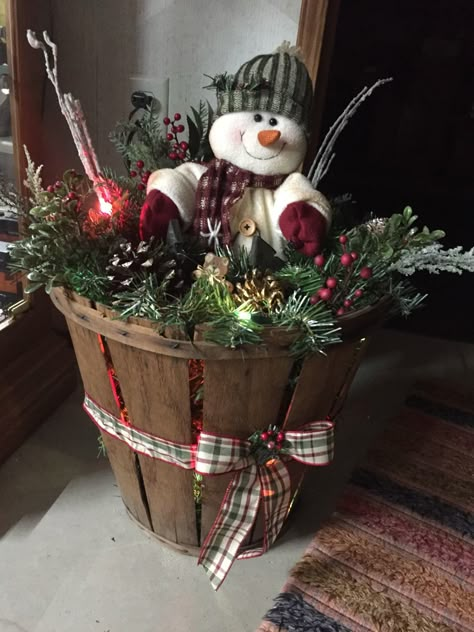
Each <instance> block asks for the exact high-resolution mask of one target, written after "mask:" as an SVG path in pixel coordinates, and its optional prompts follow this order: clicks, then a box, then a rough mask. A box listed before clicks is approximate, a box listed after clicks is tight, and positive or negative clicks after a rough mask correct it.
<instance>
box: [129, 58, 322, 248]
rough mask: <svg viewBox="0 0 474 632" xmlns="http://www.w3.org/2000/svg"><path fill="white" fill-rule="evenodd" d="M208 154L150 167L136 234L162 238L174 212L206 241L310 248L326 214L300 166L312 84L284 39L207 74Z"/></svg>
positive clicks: (237, 245)
mask: <svg viewBox="0 0 474 632" xmlns="http://www.w3.org/2000/svg"><path fill="white" fill-rule="evenodd" d="M215 85H216V92H217V101H218V107H217V111H216V113H217V119H216V120H215V122H214V123H213V125H212V127H211V130H210V136H209V141H210V145H211V148H212V150H213V152H214V156H215V158H214V159H213V160H212V161H211V162H210V163H207V164H202V163H190V162H188V163H184V164H182V165H180V166H179V167H177V168H175V169H160V170H158V171H155V172H154V173H153V174H152V175H151V176H150V179H149V181H148V188H147V198H146V200H145V204H144V206H143V208H142V212H141V216H140V233H141V237H142V238H143V239H148V238H150V237H151V236H152V235H153V236H157V237H165V236H166V231H167V227H168V224H169V222H170V220H172V219H179V220H180V221H181V223H182V227H183V229H184V230H188V229H189V230H192V231H193V232H195V233H196V234H198V235H200V236H201V237H202V238H203V239H207V240H208V243H209V246H211V247H212V246H213V245H215V244H216V243H220V244H230V245H232V246H233V247H235V248H240V247H242V246H243V247H245V248H247V249H250V247H251V244H252V240H253V239H254V238H255V236H256V235H259V236H260V237H261V238H262V239H263V240H265V241H266V242H267V243H268V244H270V245H271V246H272V247H273V248H274V250H275V251H276V253H277V255H278V256H280V257H282V254H283V252H282V251H283V248H284V244H285V240H286V241H289V242H292V243H293V244H294V245H295V247H296V249H297V250H299V251H300V252H301V253H303V254H305V255H307V256H314V255H315V254H317V253H318V252H319V251H320V249H321V247H322V244H323V241H324V237H325V235H326V232H327V229H328V227H329V224H330V221H331V208H330V205H329V203H328V201H327V200H326V198H325V197H324V196H323V195H322V194H321V193H320V192H319V191H316V190H315V189H314V188H313V187H312V185H311V183H310V181H309V180H308V179H307V178H306V177H305V176H304V175H302V174H301V173H300V172H299V169H300V168H301V165H302V163H303V160H304V157H305V154H306V149H307V139H308V133H309V125H308V119H309V115H310V111H311V100H312V86H311V80H310V77H309V75H308V72H307V70H306V67H305V66H304V64H303V62H302V61H301V60H300V59H299V58H298V56H297V55H296V54H295V53H294V51H293V50H292V49H290V48H288V46H286V47H281V48H280V49H278V50H277V51H276V52H275V53H273V54H269V55H259V56H257V57H254V58H253V59H252V60H250V61H249V62H247V63H245V64H243V65H242V66H241V68H240V69H239V70H238V72H237V74H236V75H234V76H233V77H230V78H229V76H227V75H223V76H220V77H219V78H216V80H215Z"/></svg>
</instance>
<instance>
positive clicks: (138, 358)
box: [108, 341, 198, 546]
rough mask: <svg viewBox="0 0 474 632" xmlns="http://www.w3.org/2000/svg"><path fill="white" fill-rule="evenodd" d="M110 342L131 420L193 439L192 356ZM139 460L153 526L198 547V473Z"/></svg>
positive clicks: (149, 428)
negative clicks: (195, 480) (162, 353)
mask: <svg viewBox="0 0 474 632" xmlns="http://www.w3.org/2000/svg"><path fill="white" fill-rule="evenodd" d="M108 344H109V350H110V354H111V356H112V361H113V365H114V367H115V370H116V372H117V375H118V378H119V381H120V385H121V389H122V394H123V398H124V401H125V406H126V408H127V410H128V413H129V415H130V420H131V422H132V424H133V425H134V426H135V427H137V428H139V429H140V430H144V431H145V432H149V433H150V434H153V435H157V436H159V437H162V438H163V439H168V440H170V441H174V442H177V443H182V444H186V445H189V444H191V443H192V436H191V410H190V400H189V370H188V361H187V360H185V359H183V358H173V357H171V356H160V355H157V354H155V353H150V352H149V351H141V350H137V349H133V347H128V346H126V345H122V344H120V343H118V342H115V341H110V342H109V343H108ZM139 460H140V467H141V473H142V477H143V483H144V488H145V493H146V498H147V501H148V506H149V510H150V517H151V522H152V526H153V531H154V532H155V533H156V534H158V535H160V536H161V537H162V538H165V539H167V540H170V541H172V542H176V543H178V542H179V543H182V544H186V545H191V546H197V545H198V539H197V527H196V511H195V503H194V498H193V476H194V475H193V472H192V471H188V470H183V469H181V468H178V467H175V466H173V465H169V464H167V463H163V462H162V461H158V460H156V459H151V458H149V457H147V456H144V455H140V456H139Z"/></svg>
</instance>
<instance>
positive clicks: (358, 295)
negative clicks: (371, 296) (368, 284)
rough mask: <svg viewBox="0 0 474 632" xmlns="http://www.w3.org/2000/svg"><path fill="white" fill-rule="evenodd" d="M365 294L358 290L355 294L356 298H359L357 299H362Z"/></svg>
mask: <svg viewBox="0 0 474 632" xmlns="http://www.w3.org/2000/svg"><path fill="white" fill-rule="evenodd" d="M363 293H364V292H363V291H362V290H356V291H355V292H354V296H357V298H360V297H361V296H362V294H363Z"/></svg>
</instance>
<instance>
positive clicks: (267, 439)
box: [260, 428, 285, 450]
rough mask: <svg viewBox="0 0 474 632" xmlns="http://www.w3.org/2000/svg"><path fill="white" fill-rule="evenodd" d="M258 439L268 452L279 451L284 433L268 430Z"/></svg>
mask: <svg viewBox="0 0 474 632" xmlns="http://www.w3.org/2000/svg"><path fill="white" fill-rule="evenodd" d="M260 439H261V440H262V441H263V442H264V443H265V444H266V447H267V448H268V449H269V450H281V449H282V447H283V441H284V440H285V433H284V432H282V431H281V430H279V431H276V430H272V429H271V428H269V429H268V430H265V431H264V432H262V433H261V434H260Z"/></svg>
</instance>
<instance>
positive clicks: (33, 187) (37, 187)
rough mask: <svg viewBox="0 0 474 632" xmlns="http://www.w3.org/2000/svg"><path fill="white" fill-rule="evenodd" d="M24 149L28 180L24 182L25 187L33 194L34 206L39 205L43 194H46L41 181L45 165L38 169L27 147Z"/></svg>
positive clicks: (24, 146)
mask: <svg viewBox="0 0 474 632" xmlns="http://www.w3.org/2000/svg"><path fill="white" fill-rule="evenodd" d="M23 149H24V151H25V156H26V179H25V181H24V185H25V186H26V187H27V189H29V191H30V192H31V201H32V202H33V203H34V204H39V203H40V201H41V193H43V192H44V189H43V181H42V179H41V171H42V170H43V165H39V167H37V166H36V165H35V163H34V162H33V160H32V158H31V156H30V153H29V151H28V149H27V147H26V145H23Z"/></svg>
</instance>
